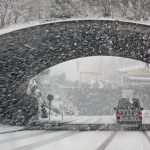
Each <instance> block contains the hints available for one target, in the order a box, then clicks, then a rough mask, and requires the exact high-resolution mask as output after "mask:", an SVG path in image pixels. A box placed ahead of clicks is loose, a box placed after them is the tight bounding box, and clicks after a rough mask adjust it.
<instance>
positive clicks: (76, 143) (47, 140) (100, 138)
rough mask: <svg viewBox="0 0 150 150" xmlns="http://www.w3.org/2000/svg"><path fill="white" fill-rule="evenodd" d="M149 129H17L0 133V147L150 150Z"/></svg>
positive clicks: (21, 149) (3, 149) (18, 149)
mask: <svg viewBox="0 0 150 150" xmlns="http://www.w3.org/2000/svg"><path fill="white" fill-rule="evenodd" d="M149 137H150V132H142V131H118V132H114V131H85V132H82V131H36V130H34V131H32V130H28V131H18V132H11V133H5V134H0V149H1V150H84V149H85V150H149V149H150V138H149Z"/></svg>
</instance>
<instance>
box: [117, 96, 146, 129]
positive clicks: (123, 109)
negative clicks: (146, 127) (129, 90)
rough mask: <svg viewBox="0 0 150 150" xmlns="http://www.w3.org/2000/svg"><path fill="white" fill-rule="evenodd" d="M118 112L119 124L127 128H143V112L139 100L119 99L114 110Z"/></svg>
mask: <svg viewBox="0 0 150 150" xmlns="http://www.w3.org/2000/svg"><path fill="white" fill-rule="evenodd" d="M114 110H115V111H116V121H117V124H122V125H125V126H127V127H129V128H130V127H135V128H141V127H142V110H143V108H142V107H141V105H140V101H139V99H138V98H132V101H131V99H127V98H121V99H119V102H118V105H117V107H115V108H114Z"/></svg>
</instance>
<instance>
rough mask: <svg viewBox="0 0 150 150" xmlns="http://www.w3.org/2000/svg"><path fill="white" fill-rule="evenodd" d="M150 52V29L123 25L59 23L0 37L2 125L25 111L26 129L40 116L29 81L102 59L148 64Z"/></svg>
mask: <svg viewBox="0 0 150 150" xmlns="http://www.w3.org/2000/svg"><path fill="white" fill-rule="evenodd" d="M149 49H150V27H149V26H146V25H141V24H135V23H129V22H121V21H108V20H105V21H104V20H80V21H69V22H58V23H51V24H45V25H39V26H34V27H29V28H25V29H21V30H17V31H13V32H10V33H7V34H3V35H0V87H1V90H0V119H1V120H4V118H6V119H8V120H12V119H13V117H14V116H15V115H16V114H15V113H16V112H18V110H21V111H19V112H21V113H22V115H23V116H24V118H25V119H24V121H23V124H25V123H26V122H27V121H28V120H29V119H30V117H31V116H33V115H35V114H36V113H37V102H36V101H35V100H34V99H33V98H31V97H30V96H29V95H27V94H26V89H27V85H28V81H29V79H31V78H32V77H34V76H35V75H37V74H38V73H40V72H42V71H43V70H45V69H47V68H49V67H51V66H54V65H56V64H59V63H61V62H64V61H67V60H71V59H75V58H79V57H87V56H99V55H103V56H104V55H105V56H120V57H126V58H132V59H136V60H141V61H144V62H148V61H150V57H148V55H147V52H148V51H149ZM27 107H29V109H27ZM14 108H15V109H14ZM33 108H34V109H33ZM6 119H5V120H6Z"/></svg>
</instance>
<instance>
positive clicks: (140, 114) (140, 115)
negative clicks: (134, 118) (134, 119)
mask: <svg viewBox="0 0 150 150" xmlns="http://www.w3.org/2000/svg"><path fill="white" fill-rule="evenodd" d="M138 117H139V119H142V112H141V111H140V112H139V113H138Z"/></svg>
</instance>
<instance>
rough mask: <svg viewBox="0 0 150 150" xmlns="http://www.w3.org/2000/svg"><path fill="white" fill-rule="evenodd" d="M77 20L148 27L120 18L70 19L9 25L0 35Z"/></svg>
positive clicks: (148, 23) (143, 22)
mask: <svg viewBox="0 0 150 150" xmlns="http://www.w3.org/2000/svg"><path fill="white" fill-rule="evenodd" d="M78 20H109V21H122V22H128V23H134V24H142V25H148V26H150V21H131V20H127V19H121V18H97V17H95V18H72V19H65V20H62V19H58V20H56V21H46V22H44V21H43V22H41V21H37V22H30V23H25V24H16V25H11V26H9V27H6V28H3V29H0V35H3V34H6V33H9V32H13V31H16V30H20V29H24V28H28V27H34V26H39V25H46V24H51V23H58V22H68V21H78Z"/></svg>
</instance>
